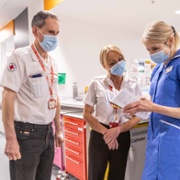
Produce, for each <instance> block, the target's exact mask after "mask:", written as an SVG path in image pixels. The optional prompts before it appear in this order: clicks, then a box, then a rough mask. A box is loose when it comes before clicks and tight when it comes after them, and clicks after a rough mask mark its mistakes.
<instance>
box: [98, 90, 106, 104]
mask: <svg viewBox="0 0 180 180" xmlns="http://www.w3.org/2000/svg"><path fill="white" fill-rule="evenodd" d="M96 97H97V103H100V104H102V103H105V104H106V103H108V102H109V98H108V96H107V93H106V92H103V91H100V92H98V93H97V95H96Z"/></svg>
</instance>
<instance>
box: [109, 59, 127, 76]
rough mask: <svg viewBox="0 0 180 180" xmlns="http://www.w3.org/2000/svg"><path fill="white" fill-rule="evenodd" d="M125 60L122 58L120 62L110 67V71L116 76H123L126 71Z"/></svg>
mask: <svg viewBox="0 0 180 180" xmlns="http://www.w3.org/2000/svg"><path fill="white" fill-rule="evenodd" d="M125 65H126V63H125V61H124V60H121V61H119V62H118V63H116V64H115V65H114V66H113V67H111V69H110V73H111V74H113V75H116V76H122V75H123V73H124V71H125Z"/></svg>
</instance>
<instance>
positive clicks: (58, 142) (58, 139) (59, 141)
mask: <svg viewBox="0 0 180 180" xmlns="http://www.w3.org/2000/svg"><path fill="white" fill-rule="evenodd" d="M55 141H56V147H60V146H61V145H62V143H63V142H64V136H63V134H62V133H60V134H59V135H56V138H55Z"/></svg>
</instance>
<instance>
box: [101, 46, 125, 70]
mask: <svg viewBox="0 0 180 180" xmlns="http://www.w3.org/2000/svg"><path fill="white" fill-rule="evenodd" d="M110 51H115V52H117V53H118V54H119V55H121V56H122V59H124V56H123V54H122V52H121V50H120V49H119V48H118V47H117V46H114V45H106V46H104V47H103V48H102V50H101V52H100V56H99V58H100V63H101V65H102V66H103V67H104V64H105V62H106V61H107V55H108V53H109V52H110ZM124 60H125V59H124Z"/></svg>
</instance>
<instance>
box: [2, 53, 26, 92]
mask: <svg viewBox="0 0 180 180" xmlns="http://www.w3.org/2000/svg"><path fill="white" fill-rule="evenodd" d="M24 77H25V64H24V61H23V59H22V57H21V56H18V55H17V54H16V53H13V54H12V55H11V57H10V58H9V60H8V62H7V64H6V66H5V69H4V72H3V75H2V79H1V82H0V85H1V86H3V87H7V88H9V89H11V90H13V91H15V92H18V91H19V89H20V87H21V85H22V83H23V79H24Z"/></svg>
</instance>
